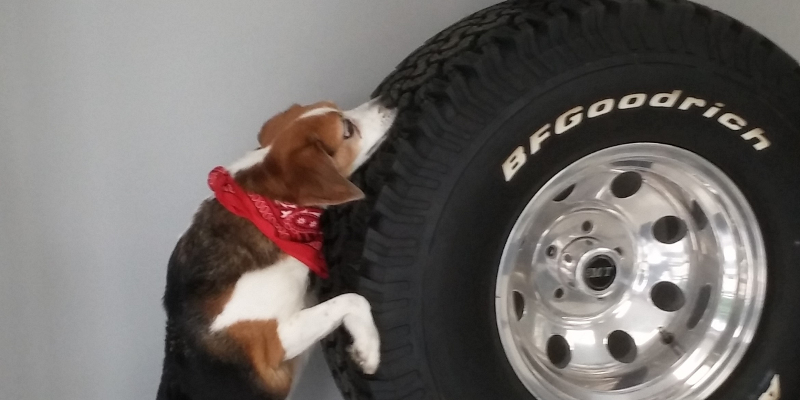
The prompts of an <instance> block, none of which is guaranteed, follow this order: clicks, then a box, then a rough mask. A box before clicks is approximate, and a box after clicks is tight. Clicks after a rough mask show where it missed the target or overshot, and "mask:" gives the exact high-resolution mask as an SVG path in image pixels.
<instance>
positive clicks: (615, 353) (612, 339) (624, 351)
mask: <svg viewBox="0 0 800 400" xmlns="http://www.w3.org/2000/svg"><path fill="white" fill-rule="evenodd" d="M606 347H607V348H608V352H609V353H611V357H614V359H615V360H617V361H619V362H621V363H625V364H630V363H632V362H633V361H634V360H636V355H637V349H636V342H635V341H634V340H633V338H632V337H631V335H629V334H628V333H627V332H625V331H614V332H611V334H609V335H608V338H606Z"/></svg>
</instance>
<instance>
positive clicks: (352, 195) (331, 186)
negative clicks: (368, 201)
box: [291, 141, 364, 206]
mask: <svg viewBox="0 0 800 400" xmlns="http://www.w3.org/2000/svg"><path fill="white" fill-rule="evenodd" d="M292 164H293V166H292V169H291V173H292V175H293V178H294V179H292V181H293V183H294V187H295V190H296V193H297V201H296V202H297V203H298V204H300V205H304V206H329V205H335V204H342V203H347V202H349V201H354V200H360V199H363V198H364V192H362V191H361V189H359V188H358V187H357V186H356V185H354V184H353V183H352V182H350V181H349V180H347V178H345V177H344V176H343V175H342V174H341V173H340V172H339V170H338V169H337V168H336V165H335V164H334V162H333V158H331V156H330V155H329V154H328V153H327V152H326V151H325V149H324V147H323V144H322V143H321V142H319V141H315V142H313V143H310V144H309V145H307V146H304V147H303V148H302V149H301V150H300V151H298V152H297V153H296V154H295V157H294V158H293V160H292Z"/></svg>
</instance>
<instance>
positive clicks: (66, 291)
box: [0, 0, 800, 400]
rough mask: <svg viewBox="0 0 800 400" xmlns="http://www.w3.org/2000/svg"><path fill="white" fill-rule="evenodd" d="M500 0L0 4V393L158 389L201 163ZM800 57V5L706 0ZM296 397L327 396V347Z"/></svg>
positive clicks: (372, 74) (121, 393)
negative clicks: (175, 250) (177, 246)
mask: <svg viewBox="0 0 800 400" xmlns="http://www.w3.org/2000/svg"><path fill="white" fill-rule="evenodd" d="M493 2H494V0H459V1H455V0H439V1H430V0H396V1H375V0H348V1H337V2H334V1H320V0H293V1H277V0H260V1H259V0H252V1H243V0H237V1H212V0H202V1H198V0H191V1H190V0H183V1H177V0H172V1H156V0H128V1H110V0H68V1H67V0H49V1H48V0H3V1H2V2H0V170H1V171H2V173H0V260H2V261H0V262H2V265H1V268H0V321H1V322H0V399H10V400H11V399H26V400H27V399H36V400H39V399H41V400H50V399H67V400H71V399H75V400H78V399H81V400H89V399H98V400H99V399H104V400H105V399H115V400H141V399H148V398H153V397H154V393H155V390H156V385H157V383H158V377H159V372H160V371H159V369H160V361H161V355H162V354H161V352H162V345H161V342H162V334H163V332H162V329H163V313H162V311H161V308H160V296H161V294H162V290H163V284H164V271H165V266H166V261H167V257H168V255H169V252H170V251H171V249H172V246H173V245H174V243H175V240H176V239H177V237H178V235H179V234H181V233H182V231H183V229H185V228H186V226H187V224H188V223H189V219H190V217H191V214H192V213H193V211H194V209H195V207H196V206H197V204H198V202H199V201H200V200H201V199H202V198H204V197H205V196H207V195H208V190H207V189H206V187H205V174H206V173H207V172H208V171H209V169H210V168H211V167H213V166H215V165H217V164H225V163H227V162H229V161H231V160H233V159H235V158H236V157H237V156H239V155H240V154H242V153H243V151H245V150H246V149H249V148H251V147H253V146H254V144H255V134H256V132H257V130H258V128H259V127H260V124H261V123H262V122H263V121H264V120H265V119H266V118H267V117H269V116H270V115H272V114H273V113H275V112H277V111H279V110H280V109H282V108H283V107H285V106H287V105H288V104H290V103H291V102H310V101H315V100H319V99H323V98H329V99H333V100H336V101H338V102H339V103H340V104H341V105H343V106H351V105H355V104H357V103H359V102H360V101H362V100H365V99H366V97H365V96H366V95H367V94H368V93H369V92H370V90H371V89H372V88H373V87H374V86H375V85H376V84H377V83H378V82H379V80H380V79H381V78H382V77H383V76H384V75H386V74H387V73H388V72H389V71H390V70H391V68H392V67H393V66H394V65H395V64H396V63H397V62H398V61H399V60H400V59H402V57H403V56H405V55H406V54H407V53H408V52H410V51H411V50H413V49H414V48H415V47H416V46H418V45H419V44H421V43H422V41H423V40H425V39H426V38H427V37H429V36H430V35H432V34H434V33H435V32H437V31H438V30H439V29H441V28H444V27H445V26H447V25H449V24H450V23H452V22H454V21H455V20H457V19H459V18H460V17H461V16H463V15H465V14H467V13H469V12H471V11H474V10H477V9H479V8H482V7H484V6H486V5H489V4H490V3H493ZM707 3H710V4H712V5H714V6H716V7H719V8H721V9H724V10H728V11H729V12H730V13H732V14H733V15H735V16H737V17H739V18H741V19H743V20H744V21H745V22H747V23H749V24H752V25H754V26H756V27H757V28H759V29H761V30H762V31H763V32H765V33H767V34H768V35H769V36H771V37H772V38H773V39H775V40H776V41H777V42H778V43H779V44H781V45H782V46H784V47H785V48H787V49H788V50H789V51H790V52H792V53H793V54H795V55H800V40H798V37H800V35H799V34H800V28H798V25H797V23H796V21H797V17H798V16H800V3H797V2H795V1H794V0H783V1H778V0H766V1H745V0H736V1H734V0H728V1H726V0H716V1H712V0H707ZM304 382H305V384H304V385H303V386H302V388H301V390H300V392H298V393H297V396H296V399H298V400H302V399H323V400H326V399H327V400H332V399H337V398H339V396H338V394H336V392H335V388H334V387H333V386H332V383H331V380H330V378H329V376H328V374H327V372H326V369H325V366H324V365H323V364H322V362H321V360H320V358H319V356H318V355H317V356H316V358H315V359H314V360H313V361H312V363H311V365H310V368H309V370H308V371H307V374H306V376H305V377H304Z"/></svg>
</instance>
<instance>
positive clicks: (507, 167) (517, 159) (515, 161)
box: [503, 146, 528, 182]
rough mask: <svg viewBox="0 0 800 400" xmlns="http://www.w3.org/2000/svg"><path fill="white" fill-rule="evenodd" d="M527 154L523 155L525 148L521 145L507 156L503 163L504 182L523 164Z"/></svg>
mask: <svg viewBox="0 0 800 400" xmlns="http://www.w3.org/2000/svg"><path fill="white" fill-rule="evenodd" d="M527 158H528V156H526V155H525V148H524V147H522V146H519V147H517V148H516V149H515V150H514V152H513V153H511V155H510V156H509V157H508V159H507V160H506V162H504V163H503V175H505V177H506V182H508V181H510V180H511V178H513V177H514V174H516V173H517V171H519V169H520V168H522V166H523V165H525V161H526V159H527Z"/></svg>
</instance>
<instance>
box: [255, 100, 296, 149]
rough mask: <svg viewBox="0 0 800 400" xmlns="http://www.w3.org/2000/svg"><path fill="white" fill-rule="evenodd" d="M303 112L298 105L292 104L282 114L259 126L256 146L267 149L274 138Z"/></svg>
mask: <svg viewBox="0 0 800 400" xmlns="http://www.w3.org/2000/svg"><path fill="white" fill-rule="evenodd" d="M304 111H305V108H304V107H302V106H300V105H299V104H292V106H291V107H289V108H288V109H286V110H285V111H283V112H282V113H280V114H277V115H275V116H274V117H272V118H270V119H269V120H268V121H267V122H265V123H264V125H263V126H261V131H260V132H258V144H259V145H261V147H267V146H269V145H270V144H272V141H273V140H275V136H277V135H278V134H279V133H281V132H283V131H284V130H286V128H287V127H288V126H289V124H291V123H292V122H294V120H296V119H297V118H299V117H300V116H301V115H302V114H303V112H304Z"/></svg>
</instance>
